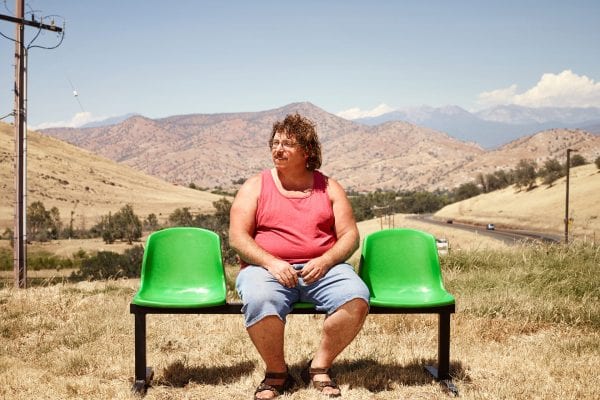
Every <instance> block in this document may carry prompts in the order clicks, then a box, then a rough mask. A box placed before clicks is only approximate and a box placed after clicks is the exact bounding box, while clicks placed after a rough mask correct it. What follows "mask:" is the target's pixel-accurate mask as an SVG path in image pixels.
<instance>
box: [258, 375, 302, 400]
mask: <svg viewBox="0 0 600 400" xmlns="http://www.w3.org/2000/svg"><path fill="white" fill-rule="evenodd" d="M267 379H285V381H284V382H283V384H281V385H269V384H267V383H266V381H267ZM295 384H296V381H295V380H294V378H292V376H291V375H290V374H289V373H288V372H265V378H264V379H263V380H262V382H261V383H260V385H258V387H257V388H256V390H255V391H254V400H262V399H260V398H259V397H256V395H257V394H258V393H260V392H264V391H265V390H270V391H272V392H273V393H274V394H275V395H274V396H273V397H271V399H275V398H277V397H279V396H281V395H282V394H283V393H285V392H287V391H288V390H290V389H291V388H293V387H294V385H295Z"/></svg>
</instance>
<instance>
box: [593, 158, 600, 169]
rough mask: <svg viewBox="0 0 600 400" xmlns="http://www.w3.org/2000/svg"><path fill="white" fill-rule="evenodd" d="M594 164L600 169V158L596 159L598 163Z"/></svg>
mask: <svg viewBox="0 0 600 400" xmlns="http://www.w3.org/2000/svg"><path fill="white" fill-rule="evenodd" d="M594 163H595V164H596V168H598V169H600V156H598V157H596V161H594Z"/></svg>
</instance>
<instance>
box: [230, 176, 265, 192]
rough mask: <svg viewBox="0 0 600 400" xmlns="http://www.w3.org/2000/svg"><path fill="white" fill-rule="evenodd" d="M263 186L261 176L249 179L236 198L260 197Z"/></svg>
mask: <svg viewBox="0 0 600 400" xmlns="http://www.w3.org/2000/svg"><path fill="white" fill-rule="evenodd" d="M261 185H262V178H261V174H256V175H254V176H252V177H250V178H248V179H246V182H244V184H243V185H242V187H240V190H239V191H238V194H237V196H236V197H240V196H242V197H258V195H259V194H260V188H261Z"/></svg>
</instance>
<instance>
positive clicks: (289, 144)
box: [271, 140, 298, 150]
mask: <svg viewBox="0 0 600 400" xmlns="http://www.w3.org/2000/svg"><path fill="white" fill-rule="evenodd" d="M279 145H282V146H283V148H284V149H286V150H290V149H293V148H294V147H296V146H297V145H298V143H295V142H292V141H291V140H281V141H280V140H273V141H272V142H271V149H272V150H273V149H276V148H278V147H279Z"/></svg>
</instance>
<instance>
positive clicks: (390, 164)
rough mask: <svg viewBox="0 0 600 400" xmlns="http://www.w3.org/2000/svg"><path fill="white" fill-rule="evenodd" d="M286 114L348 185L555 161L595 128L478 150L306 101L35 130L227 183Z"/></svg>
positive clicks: (434, 182)
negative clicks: (312, 136)
mask: <svg viewBox="0 0 600 400" xmlns="http://www.w3.org/2000/svg"><path fill="white" fill-rule="evenodd" d="M293 112H299V113H301V114H303V115H306V116H307V117H309V118H310V119H312V120H313V121H315V122H316V124H317V130H318V132H319V135H320V137H321V141H322V146H323V168H322V170H323V171H324V172H325V173H327V174H329V175H331V176H332V177H334V178H336V179H338V180H339V181H340V182H341V183H342V184H343V185H344V186H345V187H346V188H348V189H353V190H357V191H372V190H375V189H378V188H380V189H393V190H417V189H423V190H435V189H452V188H454V187H456V186H458V185H460V184H461V183H465V182H468V181H472V180H474V179H475V177H476V176H477V174H478V173H488V172H493V171H494V170H495V169H497V168H512V167H514V166H516V164H517V163H518V162H519V160H520V159H522V158H535V159H536V161H538V162H543V161H544V160H545V159H547V158H552V157H557V158H558V159H562V157H564V154H565V150H566V149H567V148H569V147H573V146H578V147H577V148H579V149H580V151H581V152H580V154H581V155H583V156H584V157H586V158H587V159H588V160H594V159H595V158H596V157H597V156H598V155H600V136H594V135H592V134H590V133H588V132H585V131H582V130H573V129H553V130H548V131H543V132H539V133H537V134H535V135H532V136H527V137H525V138H520V139H517V140H515V141H513V142H510V143H508V144H506V145H504V146H502V147H500V148H498V149H495V150H493V151H486V150H484V149H482V148H481V147H480V146H478V145H476V144H474V143H467V142H462V141H460V140H458V139H455V138H453V137H451V136H449V135H447V134H445V133H443V132H438V131H435V130H433V129H428V128H423V127H421V126H417V125H414V124H411V123H408V122H402V121H391V122H386V123H383V124H379V125H375V126H366V125H362V124H359V123H355V122H351V121H348V120H345V119H343V118H340V117H337V116H335V115H333V114H330V113H328V112H326V111H324V110H322V109H321V108H319V107H317V106H315V105H313V104H311V103H294V104H289V105H287V106H284V107H281V108H277V109H273V110H267V111H261V112H248V113H230V114H192V115H180V116H172V117H168V118H162V119H149V118H145V117H142V116H134V117H132V118H129V119H127V120H125V121H123V122H121V123H118V124H114V125H110V126H102V127H96V128H77V129H76V128H60V129H59V128H55V129H47V130H43V131H42V132H43V133H44V134H46V135H50V136H53V137H57V138H59V139H61V140H65V141H67V142H69V143H72V144H74V145H76V146H79V147H82V148H85V149H87V150H89V151H92V152H94V153H96V154H100V155H102V156H104V157H107V158H110V159H112V160H114V161H117V162H120V163H122V164H125V165H129V166H131V167H133V168H135V169H138V170H140V171H144V172H145V173H147V174H150V175H153V176H157V177H159V178H161V179H164V180H167V181H169V182H173V183H177V184H180V185H188V184H189V183H190V182H194V184H196V185H197V186H200V187H205V188H213V187H223V188H232V187H235V184H234V182H239V181H240V180H244V179H245V178H248V177H249V176H252V175H253V174H255V173H257V172H258V171H260V170H261V169H263V168H266V167H269V166H270V165H271V161H270V154H269V150H268V147H267V140H268V137H269V133H270V130H271V127H272V124H273V122H274V121H276V120H278V119H281V118H282V117H284V116H285V115H286V114H289V113H293Z"/></svg>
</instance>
